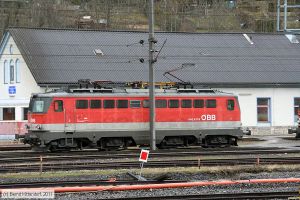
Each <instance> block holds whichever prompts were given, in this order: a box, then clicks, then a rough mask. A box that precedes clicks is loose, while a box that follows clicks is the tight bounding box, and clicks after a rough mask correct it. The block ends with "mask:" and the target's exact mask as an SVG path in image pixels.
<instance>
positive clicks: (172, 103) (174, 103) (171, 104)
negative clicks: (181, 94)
mask: <svg viewBox="0 0 300 200" xmlns="http://www.w3.org/2000/svg"><path fill="white" fill-rule="evenodd" d="M169 108H179V100H178V99H170V100H169Z"/></svg>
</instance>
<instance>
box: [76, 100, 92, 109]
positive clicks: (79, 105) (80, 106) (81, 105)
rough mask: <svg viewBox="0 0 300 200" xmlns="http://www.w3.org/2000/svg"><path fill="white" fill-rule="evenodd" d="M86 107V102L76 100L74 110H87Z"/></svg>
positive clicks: (87, 105)
mask: <svg viewBox="0 0 300 200" xmlns="http://www.w3.org/2000/svg"><path fill="white" fill-rule="evenodd" d="M88 107H89V104H88V100H76V109H87V108H88Z"/></svg>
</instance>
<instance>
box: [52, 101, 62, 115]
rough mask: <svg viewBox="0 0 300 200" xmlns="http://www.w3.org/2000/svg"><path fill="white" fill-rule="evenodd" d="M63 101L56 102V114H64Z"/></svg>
mask: <svg viewBox="0 0 300 200" xmlns="http://www.w3.org/2000/svg"><path fill="white" fill-rule="evenodd" d="M63 105H64V104H63V101H62V100H56V101H54V111H55V112H62V111H63V110H64V106H63Z"/></svg>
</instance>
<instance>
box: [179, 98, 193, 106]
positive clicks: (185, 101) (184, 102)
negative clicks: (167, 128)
mask: <svg viewBox="0 0 300 200" xmlns="http://www.w3.org/2000/svg"><path fill="white" fill-rule="evenodd" d="M191 107H192V100H191V99H183V100H181V108H191Z"/></svg>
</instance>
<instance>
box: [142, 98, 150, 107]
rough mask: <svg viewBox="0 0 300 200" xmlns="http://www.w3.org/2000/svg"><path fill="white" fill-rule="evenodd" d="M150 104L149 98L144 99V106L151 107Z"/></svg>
mask: <svg viewBox="0 0 300 200" xmlns="http://www.w3.org/2000/svg"><path fill="white" fill-rule="evenodd" d="M149 107H150V104H149V100H144V101H143V108H149Z"/></svg>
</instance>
